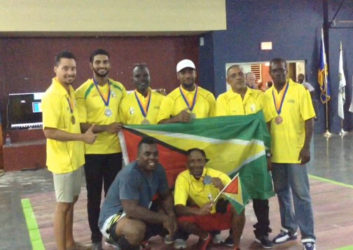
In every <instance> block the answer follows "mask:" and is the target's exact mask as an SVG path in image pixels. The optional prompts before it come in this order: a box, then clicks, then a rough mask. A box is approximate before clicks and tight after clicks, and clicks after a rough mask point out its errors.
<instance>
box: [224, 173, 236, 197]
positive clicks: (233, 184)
mask: <svg viewBox="0 0 353 250" xmlns="http://www.w3.org/2000/svg"><path fill="white" fill-rule="evenodd" d="M224 192H225V193H231V194H238V193H239V176H236V177H235V178H234V179H233V180H232V182H231V183H229V184H228V186H227V187H226V188H225V189H224Z"/></svg>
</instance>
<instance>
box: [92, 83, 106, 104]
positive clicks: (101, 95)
mask: <svg viewBox="0 0 353 250" xmlns="http://www.w3.org/2000/svg"><path fill="white" fill-rule="evenodd" d="M93 82H94V86H96V89H97V91H98V93H99V95H100V97H101V99H102V101H103V102H104V105H105V106H106V107H109V102H110V82H109V80H108V85H109V91H108V98H107V100H105V98H104V96H103V94H102V92H101V91H100V90H99V87H98V82H96V80H95V79H93Z"/></svg>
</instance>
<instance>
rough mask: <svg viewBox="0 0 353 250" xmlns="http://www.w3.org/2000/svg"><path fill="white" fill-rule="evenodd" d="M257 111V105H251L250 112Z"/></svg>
mask: <svg viewBox="0 0 353 250" xmlns="http://www.w3.org/2000/svg"><path fill="white" fill-rule="evenodd" d="M255 110H256V105H255V104H251V105H250V111H251V112H255Z"/></svg>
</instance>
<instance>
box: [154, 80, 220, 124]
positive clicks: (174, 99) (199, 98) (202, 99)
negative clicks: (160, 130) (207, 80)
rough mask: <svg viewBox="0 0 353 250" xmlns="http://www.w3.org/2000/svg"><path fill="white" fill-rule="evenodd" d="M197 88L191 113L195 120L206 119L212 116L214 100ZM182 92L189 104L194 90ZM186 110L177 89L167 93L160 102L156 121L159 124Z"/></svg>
mask: <svg viewBox="0 0 353 250" xmlns="http://www.w3.org/2000/svg"><path fill="white" fill-rule="evenodd" d="M181 88H182V86H181ZM197 88H198V90H197V95H196V102H195V106H194V108H193V110H192V113H194V114H195V115H196V118H207V117H212V116H214V113H215V108H216V100H215V98H214V95H213V94H212V93H211V92H210V91H208V90H206V89H204V88H201V87H199V86H198V87H197ZM183 91H184V93H185V94H186V98H187V99H188V100H189V101H190V103H191V102H192V100H193V97H194V96H195V91H196V88H195V90H193V91H187V90H185V89H183ZM186 108H188V106H187V104H186V103H185V101H184V99H183V97H182V95H181V93H180V89H179V87H178V88H176V89H174V90H173V91H172V92H171V93H169V94H168V95H167V97H166V98H165V99H164V100H163V101H162V104H161V108H160V110H159V114H158V119H157V121H158V122H160V121H161V120H164V119H169V118H171V117H173V116H176V115H178V114H179V113H180V112H181V111H182V110H184V109H186Z"/></svg>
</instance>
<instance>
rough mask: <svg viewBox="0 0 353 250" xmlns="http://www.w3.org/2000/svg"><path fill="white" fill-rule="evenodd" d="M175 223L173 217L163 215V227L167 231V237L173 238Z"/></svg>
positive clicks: (175, 228)
mask: <svg viewBox="0 0 353 250" xmlns="http://www.w3.org/2000/svg"><path fill="white" fill-rule="evenodd" d="M177 225H178V224H177V221H176V219H175V216H174V215H165V219H164V220H163V227H164V228H165V229H167V231H168V233H169V235H170V236H171V237H173V235H174V233H175V232H176V230H177Z"/></svg>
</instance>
